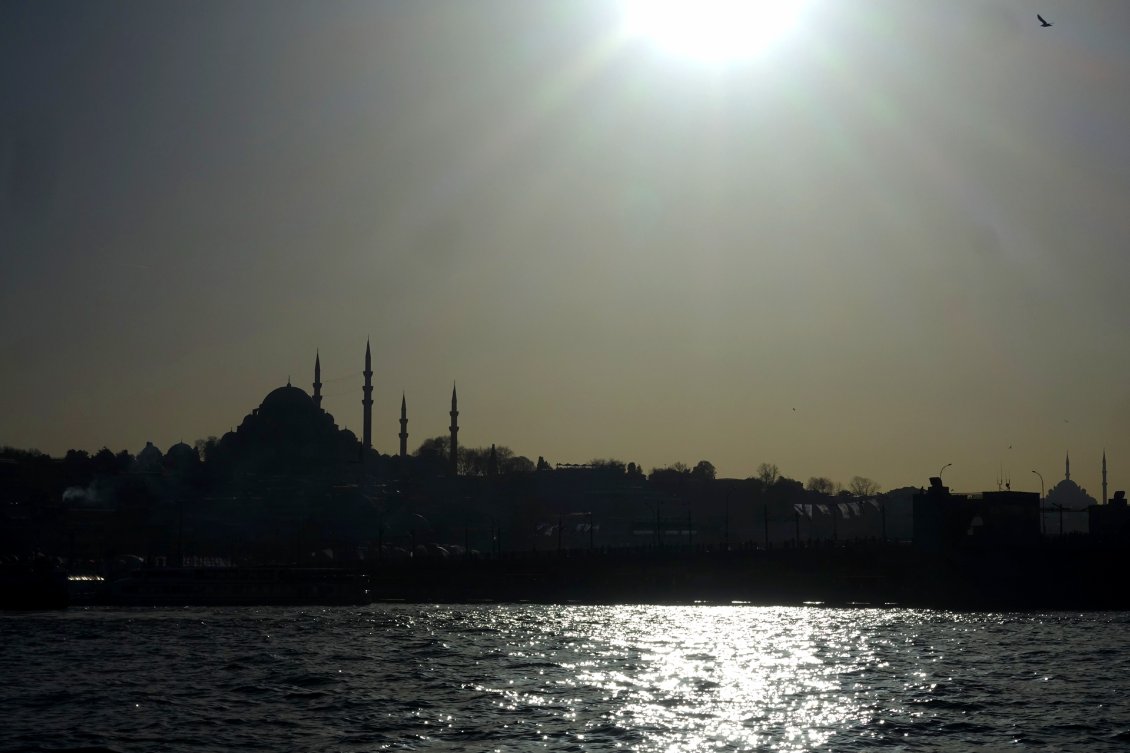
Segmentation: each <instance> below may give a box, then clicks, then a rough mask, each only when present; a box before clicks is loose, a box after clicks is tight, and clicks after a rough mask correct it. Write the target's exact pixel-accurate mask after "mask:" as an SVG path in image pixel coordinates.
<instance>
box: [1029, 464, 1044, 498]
mask: <svg viewBox="0 0 1130 753" xmlns="http://www.w3.org/2000/svg"><path fill="white" fill-rule="evenodd" d="M1032 473H1035V474H1036V478H1038V479H1040V500H1041V501H1043V499H1044V477H1043V476H1041V475H1040V472H1039V471H1032Z"/></svg>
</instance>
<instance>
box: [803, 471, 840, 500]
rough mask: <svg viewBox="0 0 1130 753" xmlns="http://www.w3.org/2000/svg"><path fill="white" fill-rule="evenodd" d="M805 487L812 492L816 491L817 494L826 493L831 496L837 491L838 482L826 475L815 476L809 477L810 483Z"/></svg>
mask: <svg viewBox="0 0 1130 753" xmlns="http://www.w3.org/2000/svg"><path fill="white" fill-rule="evenodd" d="M804 488H805V489H807V490H808V491H810V492H815V493H816V494H826V495H828V496H831V495H832V494H835V492H836V484H835V483H834V482H833V481H832V479H830V478H828V477H826V476H813V477H812V478H810V479H808V483H807V484H805V485H804Z"/></svg>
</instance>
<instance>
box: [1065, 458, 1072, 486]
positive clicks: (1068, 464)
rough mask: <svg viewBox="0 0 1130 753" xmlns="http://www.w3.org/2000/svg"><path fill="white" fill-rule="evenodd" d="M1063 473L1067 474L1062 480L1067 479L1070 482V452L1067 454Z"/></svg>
mask: <svg viewBox="0 0 1130 753" xmlns="http://www.w3.org/2000/svg"><path fill="white" fill-rule="evenodd" d="M1064 473H1066V474H1067V475H1066V476H1064V478H1065V479H1067V480H1068V481H1070V480H1071V453H1070V452H1069V453H1067V461H1066V462H1065V470H1064Z"/></svg>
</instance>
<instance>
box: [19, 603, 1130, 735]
mask: <svg viewBox="0 0 1130 753" xmlns="http://www.w3.org/2000/svg"><path fill="white" fill-rule="evenodd" d="M1128 638H1130V613H1128V612H1095V613H1063V612H1050V613H990V612H948V611H931V610H908V609H898V608H883V609H867V608H825V607H823V606H820V605H811V606H805V607H794V608H772V607H759V606H752V605H742V604H729V605H697V606H582V605H562V606H546V605H525V604H515V605H499V604H468V605H406V604H379V605H371V606H366V607H348V608H346V607H336V608H183V609H111V608H70V609H67V610H61V611H57V612H37V613H14V612H8V613H0V750H5V751H8V750H28V751H64V750H65V751H76V750H83V751H233V750H264V751H300V750H303V751H306V750H309V751H382V750H391V751H412V750H459V751H543V750H554V751H818V750H819V751H823V750H827V751H870V750H880V749H881V750H890V751H996V750H1000V751H1018V750H1041V751H1060V750H1072V751H1074V750H1078V751H1124V750H1127V749H1130V650H1127V648H1128V646H1127V644H1128Z"/></svg>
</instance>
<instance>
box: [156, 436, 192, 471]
mask: <svg viewBox="0 0 1130 753" xmlns="http://www.w3.org/2000/svg"><path fill="white" fill-rule="evenodd" d="M199 462H200V453H198V452H197V451H196V448H194V447H191V446H189V445H188V444H186V443H185V442H177V443H176V444H175V445H173V446H172V447H170V448H169V451H168V452H166V453H165V459H164V463H165V467H166V468H169V469H172V470H180V471H183V470H186V469H188V468H191V467H192V466H194V465H196V464H197V463H199Z"/></svg>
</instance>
